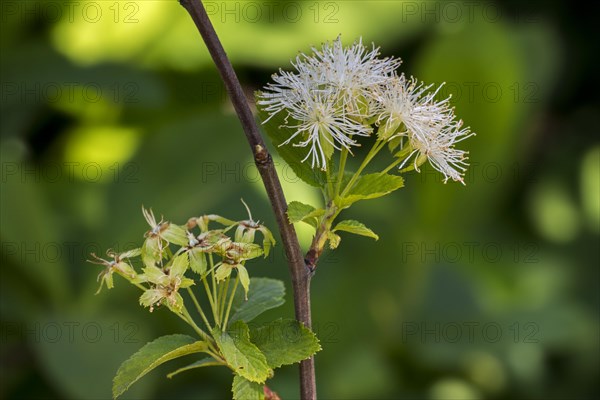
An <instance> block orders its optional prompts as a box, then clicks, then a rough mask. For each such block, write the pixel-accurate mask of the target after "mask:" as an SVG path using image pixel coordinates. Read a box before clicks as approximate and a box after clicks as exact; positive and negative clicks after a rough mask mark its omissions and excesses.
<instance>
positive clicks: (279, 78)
mask: <svg viewBox="0 0 600 400" xmlns="http://www.w3.org/2000/svg"><path fill="white" fill-rule="evenodd" d="M312 50H313V54H312V55H310V56H309V55H305V54H300V55H299V56H298V57H297V58H296V60H295V61H294V62H292V65H293V66H294V67H295V70H296V71H295V72H287V71H282V70H280V71H279V74H275V75H273V77H272V78H273V82H272V83H269V84H268V85H267V86H266V87H265V91H264V92H261V93H260V94H259V101H258V104H259V105H261V106H263V110H265V111H266V112H267V113H268V114H269V117H268V118H267V120H266V121H264V122H263V123H266V122H268V121H269V120H270V119H271V118H273V116H275V115H276V114H278V113H280V112H283V113H284V120H285V121H286V125H285V126H286V127H289V128H294V129H296V132H295V133H294V134H293V135H292V136H291V137H290V138H288V139H287V140H286V141H285V142H284V143H283V144H282V145H287V144H290V143H292V140H293V139H296V138H300V139H299V141H297V142H294V143H292V144H293V145H294V146H301V147H310V149H309V151H308V154H307V156H306V157H305V158H304V159H303V160H302V161H303V162H304V161H306V160H308V159H309V158H310V159H311V165H312V167H313V168H314V167H315V166H316V167H319V168H321V169H326V166H327V160H328V159H329V158H330V156H331V153H330V151H329V149H331V147H333V148H334V149H337V150H340V149H341V148H346V149H350V147H351V146H358V145H359V144H358V143H357V142H356V140H355V139H354V138H353V136H355V135H358V136H369V135H370V133H371V132H372V128H370V127H369V126H366V125H365V124H364V121H365V120H367V119H369V118H372V117H373V116H374V114H373V112H372V109H373V107H371V103H372V102H373V101H374V96H373V93H372V91H373V89H374V88H376V87H378V85H382V84H384V83H385V82H386V80H387V79H389V77H390V76H391V75H392V73H393V71H394V70H395V69H396V68H397V67H398V65H400V61H399V60H394V59H390V58H385V59H379V58H378V56H379V49H377V48H373V49H372V50H367V48H365V47H364V46H363V44H362V40H359V41H358V42H355V43H354V44H353V45H352V46H350V47H348V48H344V47H343V46H342V42H341V38H340V37H338V38H337V40H335V41H334V42H333V43H329V42H328V43H325V44H323V46H322V48H321V49H316V48H313V49H312ZM290 119H293V120H294V121H290Z"/></svg>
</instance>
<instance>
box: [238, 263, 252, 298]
mask: <svg viewBox="0 0 600 400" xmlns="http://www.w3.org/2000/svg"><path fill="white" fill-rule="evenodd" d="M237 273H238V277H239V278H240V283H241V284H242V287H243V288H244V300H248V289H249V288H250V276H248V270H247V269H246V267H244V266H243V265H242V264H238V266H237Z"/></svg>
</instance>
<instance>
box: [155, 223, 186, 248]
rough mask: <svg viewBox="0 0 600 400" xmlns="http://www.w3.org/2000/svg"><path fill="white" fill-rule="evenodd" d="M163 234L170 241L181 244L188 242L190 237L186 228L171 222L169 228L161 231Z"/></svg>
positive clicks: (184, 244)
mask: <svg viewBox="0 0 600 400" xmlns="http://www.w3.org/2000/svg"><path fill="white" fill-rule="evenodd" d="M161 236H162V237H163V238H164V239H165V240H166V241H167V242H169V243H174V244H176V245H179V246H186V245H187V244H188V237H187V233H186V230H185V228H183V227H181V226H179V225H175V224H172V223H169V226H168V228H167V229H165V231H164V232H162V233H161Z"/></svg>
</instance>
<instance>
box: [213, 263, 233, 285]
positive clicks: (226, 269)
mask: <svg viewBox="0 0 600 400" xmlns="http://www.w3.org/2000/svg"><path fill="white" fill-rule="evenodd" d="M233 267H234V266H233V265H232V264H227V263H221V265H219V267H218V268H217V269H216V270H215V279H216V280H217V282H221V281H224V280H225V279H227V277H229V275H231V271H232V270H233Z"/></svg>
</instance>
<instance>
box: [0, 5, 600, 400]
mask: <svg viewBox="0 0 600 400" xmlns="http://www.w3.org/2000/svg"><path fill="white" fill-rule="evenodd" d="M206 6H207V9H208V12H209V14H210V16H211V19H212V20H213V22H214V24H215V26H216V29H217V32H218V33H219V34H220V36H221V39H222V41H223V44H224V47H225V49H226V50H227V52H228V54H229V56H230V57H231V60H232V62H233V64H234V67H235V69H236V71H237V73H238V74H239V77H240V80H241V81H242V83H243V85H244V86H245V87H246V88H247V90H248V93H249V94H251V93H252V91H254V90H256V89H258V88H260V87H261V86H262V85H264V84H266V82H267V81H268V80H269V77H270V75H271V74H272V73H273V72H276V70H277V69H278V68H280V67H283V68H287V67H289V60H290V59H291V58H293V57H294V56H295V55H296V54H297V52H298V51H307V50H308V49H310V46H311V45H319V44H320V43H321V42H322V41H325V40H332V39H335V38H336V37H337V35H338V34H342V39H343V41H344V42H345V43H347V44H349V43H351V42H352V41H354V40H355V39H356V38H358V37H360V36H362V37H363V40H364V41H365V42H367V43H370V42H375V43H376V44H377V45H379V46H381V49H382V53H383V54H384V55H394V56H397V57H400V58H402V59H403V60H404V63H403V65H402V71H405V72H406V73H408V74H414V75H415V76H417V77H418V78H419V79H422V80H425V81H426V82H437V83H441V82H443V81H445V82H446V83H447V85H446V93H448V94H450V93H452V94H453V100H452V101H453V104H454V105H455V106H456V112H457V114H458V115H459V116H460V117H461V118H462V119H463V120H464V121H465V122H466V125H470V126H471V128H472V129H473V130H474V131H476V132H477V133H478V135H477V136H476V137H474V138H472V139H469V140H468V141H466V142H464V143H463V145H464V146H463V147H465V148H467V149H468V150H470V152H471V163H472V167H471V169H470V172H469V174H468V175H467V186H466V187H462V186H461V185H459V184H447V185H443V184H441V179H440V177H439V175H437V174H435V173H434V171H433V170H432V169H431V168H430V167H427V168H425V169H424V171H423V173H422V174H420V175H407V176H406V187H405V188H404V189H402V190H400V191H398V192H397V193H394V194H393V195H391V196H388V197H385V198H383V199H379V200H375V201H370V202H364V203H359V204H358V205H356V206H355V207H353V208H352V209H351V210H349V211H348V212H346V213H345V216H346V217H349V218H355V219H358V220H361V221H363V222H364V223H366V224H367V225H368V226H370V227H371V228H372V229H373V230H374V231H375V232H377V233H378V234H379V235H380V237H381V239H380V240H379V241H378V242H375V241H372V240H370V239H366V238H360V237H350V236H349V235H348V236H345V237H343V239H342V243H341V246H340V248H339V250H338V251H337V252H335V253H327V254H325V256H324V258H323V261H322V262H321V264H320V265H319V267H318V271H317V274H316V276H315V278H314V279H313V320H314V323H315V330H316V331H317V333H318V335H319V336H320V338H321V341H322V343H323V347H324V350H323V351H322V352H320V353H319V354H318V355H317V358H316V365H317V382H318V389H319V393H320V397H321V398H323V399H366V398H369V399H388V398H423V399H425V398H433V399H467V398H469V399H470V398H481V399H501V398H515V399H539V398H545V399H551V398H556V399H587V398H596V396H597V395H598V392H599V390H598V380H597V378H598V372H599V365H598V364H599V361H598V360H599V357H598V356H599V325H598V322H599V321H598V309H599V296H598V293H599V291H598V282H599V279H598V278H599V276H598V275H599V274H598V265H599V264H600V257H599V245H598V242H599V240H598V239H599V238H598V235H599V233H600V187H599V182H600V143H599V140H598V123H597V118H598V113H599V104H598V99H597V93H598V86H597V84H598V74H597V67H596V65H597V64H595V63H594V62H593V61H595V60H596V61H597V58H595V57H594V56H595V55H596V54H595V52H596V51H597V49H596V50H593V48H594V45H595V44H597V39H594V38H595V37H596V36H595V33H596V29H595V25H596V24H597V22H596V21H595V20H594V18H595V17H596V15H597V13H596V12H594V11H593V10H591V9H587V8H584V7H582V6H579V7H578V8H575V7H571V8H570V7H569V6H568V5H567V2H564V4H563V3H559V2H556V3H553V2H546V1H531V2H519V1H509V2H501V3H488V2H476V1H470V2H465V3H461V2H432V1H417V2H413V1H380V0H374V1H372V0H369V1H366V0H357V1H306V2H299V1H297V2H282V1H269V2H267V1H265V2H263V1H216V2H206ZM590 7H592V8H593V6H590ZM0 25H1V33H2V35H1V38H0V42H1V49H2V54H1V62H0V68H1V85H2V86H1V88H2V89H1V96H2V105H1V109H0V110H1V120H0V127H1V149H0V155H1V165H2V180H1V187H2V189H1V221H0V222H1V225H0V236H1V239H2V248H1V268H0V272H1V275H0V277H1V279H0V290H1V302H0V306H1V308H0V311H1V317H2V318H1V324H2V327H1V328H2V329H1V332H0V333H1V336H0V345H1V350H0V362H1V366H0V368H1V369H0V398H6V399H30V398H61V399H107V398H110V388H111V380H112V377H113V376H114V373H115V371H116V369H117V367H118V366H119V364H120V363H121V362H122V361H124V360H125V359H126V358H127V357H129V355H131V354H132V353H133V352H135V351H136V350H137V349H138V348H140V347H141V346H142V345H143V343H145V341H147V340H150V339H153V338H155V337H158V336H160V335H163V334H169V333H174V332H183V333H191V332H189V329H188V328H187V327H186V326H184V325H182V323H180V321H179V320H177V319H176V318H175V317H173V316H172V315H171V314H170V313H168V312H166V311H165V310H158V311H156V312H154V313H153V314H150V313H148V312H147V310H144V309H142V308H141V307H140V306H138V304H137V299H138V295H139V294H138V292H137V289H135V288H134V287H130V286H128V285H127V284H126V283H125V282H124V281H122V280H116V282H115V283H116V287H115V289H114V290H112V291H110V292H108V291H103V292H102V293H101V294H99V295H98V296H94V292H95V290H96V288H97V283H96V275H97V273H98V272H99V270H98V268H96V267H94V266H92V265H90V264H87V263H86V262H85V260H86V259H87V258H88V254H89V253H90V252H97V253H98V254H100V253H103V252H104V250H105V249H107V248H110V247H112V248H115V249H123V248H130V247H132V246H133V245H134V244H137V243H141V241H142V233H143V232H144V231H145V230H146V227H145V222H144V220H143V218H142V215H141V210H140V207H141V205H142V204H144V205H145V206H149V207H153V209H154V210H155V212H156V213H157V214H164V215H165V217H167V218H168V219H171V220H173V221H175V222H178V223H183V222H185V221H186V219H187V218H188V217H190V216H197V215H201V214H205V213H218V214H222V215H226V216H227V217H229V218H242V217H244V216H245V211H244V209H243V207H242V205H241V203H240V198H241V197H243V198H244V199H245V201H246V202H247V203H248V204H249V205H250V206H251V208H252V210H253V215H254V217H255V218H258V219H260V220H262V221H265V223H266V224H267V225H268V226H270V227H272V228H274V229H275V227H276V225H275V222H274V219H273V216H272V213H271V210H270V206H269V204H268V202H267V199H266V195H265V191H264V189H263V187H262V184H261V182H260V181H259V180H258V175H257V173H256V170H255V169H254V168H253V166H252V162H251V157H250V155H249V151H248V148H247V144H246V142H245V140H244V137H243V135H242V131H241V128H240V125H239V123H238V121H237V119H236V117H235V115H234V114H233V112H232V108H231V106H230V104H229V103H228V101H227V97H226V93H225V91H224V89H223V87H222V85H221V83H220V82H219V80H218V76H217V74H216V72H215V69H214V67H213V65H212V64H211V61H210V59H209V56H208V53H207V51H206V49H205V48H204V45H203V44H202V42H201V40H200V37H199V35H198V33H197V32H196V30H195V27H194V26H193V24H192V22H191V20H190V19H189V16H188V15H187V14H186V12H185V10H184V9H183V8H182V7H180V6H179V5H178V3H177V2H176V1H175V0H159V1H150V0H149V1H145V0H141V1H140V0H138V1H116V0H109V1H100V0H97V1H84V0H78V1H76V2H68V1H4V2H2V15H1V24H0ZM276 161H277V162H278V163H279V167H280V170H281V172H282V179H283V181H284V182H283V184H284V189H285V192H286V195H287V197H288V201H291V200H300V201H304V202H309V203H313V204H314V205H318V202H319V197H318V194H317V193H315V192H313V191H312V190H311V189H310V188H309V187H307V186H306V185H304V184H303V183H302V182H300V181H298V180H297V179H296V178H295V177H294V176H293V175H292V174H291V172H290V170H289V169H288V168H285V166H284V165H282V164H281V161H280V160H276ZM297 228H298V231H299V234H300V236H301V239H302V242H303V244H304V245H305V246H306V245H307V243H308V241H309V240H310V230H309V229H308V226H298V227H297ZM277 249H278V250H277V251H275V256H274V257H272V258H270V259H269V260H268V262H266V263H255V264H254V265H252V266H251V268H250V272H251V274H253V275H254V276H268V277H276V278H279V279H283V280H284V281H285V282H286V287H287V288H288V294H287V296H286V297H287V303H286V305H285V306H284V307H283V308H280V309H277V310H272V311H269V312H268V313H266V314H264V315H263V317H262V318H263V319H265V320H268V319H273V318H277V317H279V316H282V315H284V316H287V317H290V316H292V315H293V307H292V300H291V295H290V293H289V292H290V285H289V277H288V272H287V266H286V264H285V260H284V258H283V252H282V249H281V246H278V248H277ZM182 362H185V361H182ZM180 364H181V363H179V364H178V362H177V361H175V362H172V363H171V364H170V365H169V366H167V367H165V368H159V370H158V371H155V372H153V373H152V374H151V376H148V377H146V378H144V379H143V380H142V381H141V382H139V383H138V384H136V385H135V386H134V387H133V388H132V390H131V392H129V393H128V394H127V395H126V396H125V398H139V399H166V398H169V399H175V398H178V399H200V398H202V399H220V398H226V397H228V396H230V392H229V390H230V389H229V387H230V386H229V385H230V379H231V377H230V376H229V374H228V373H227V372H226V371H225V370H222V369H221V370H219V369H214V370H208V369H207V370H204V371H200V370H198V371H197V372H190V373H187V375H186V374H182V375H179V376H177V377H175V378H173V379H172V380H168V379H166V378H165V374H166V373H167V372H170V371H171V370H174V369H175V368H176V367H177V366H179V365H180ZM270 386H271V387H272V389H274V390H275V391H277V392H278V393H279V394H280V395H281V396H282V398H284V399H290V398H296V397H297V393H298V385H297V368H296V367H288V368H285V369H283V370H281V372H279V373H278V374H277V376H276V377H275V379H274V380H273V381H272V382H271V384H270Z"/></svg>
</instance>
